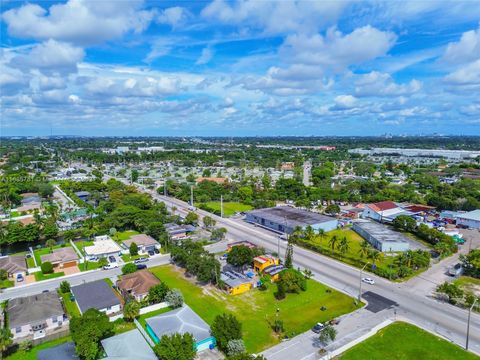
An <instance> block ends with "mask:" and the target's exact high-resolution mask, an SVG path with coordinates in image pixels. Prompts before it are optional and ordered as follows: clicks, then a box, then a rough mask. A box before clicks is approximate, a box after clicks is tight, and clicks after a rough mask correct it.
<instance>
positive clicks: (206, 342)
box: [146, 305, 216, 351]
mask: <svg viewBox="0 0 480 360" xmlns="http://www.w3.org/2000/svg"><path fill="white" fill-rule="evenodd" d="M146 322H147V327H146V328H147V332H148V333H149V335H150V336H151V337H152V338H153V340H154V341H155V342H156V343H159V342H160V339H161V338H162V336H163V335H169V336H170V335H173V334H176V333H178V334H185V333H190V334H192V336H193V338H194V339H195V340H194V341H195V344H194V346H195V350H197V351H202V350H207V349H209V348H213V347H215V345H216V339H215V337H213V336H212V335H211V334H210V327H209V326H208V324H207V323H206V322H205V321H203V319H202V318H201V317H200V316H198V315H197V314H196V313H195V312H194V311H193V310H192V309H190V307H189V306H188V305H183V306H182V307H181V308H178V309H175V310H172V311H169V312H167V313H164V314H161V315H158V316H154V317H151V318H148V319H146Z"/></svg>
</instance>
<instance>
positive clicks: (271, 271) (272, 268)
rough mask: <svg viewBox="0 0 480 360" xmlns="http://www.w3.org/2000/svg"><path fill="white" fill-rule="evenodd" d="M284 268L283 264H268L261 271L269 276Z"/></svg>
mask: <svg viewBox="0 0 480 360" xmlns="http://www.w3.org/2000/svg"><path fill="white" fill-rule="evenodd" d="M283 270H285V266H283V265H270V266H267V267H266V268H265V269H263V272H264V273H265V274H267V275H270V276H275V275H277V274H279V273H281V272H282V271H283Z"/></svg>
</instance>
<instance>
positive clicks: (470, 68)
mask: <svg viewBox="0 0 480 360" xmlns="http://www.w3.org/2000/svg"><path fill="white" fill-rule="evenodd" d="M444 80H445V82H447V83H448V84H451V85H480V59H479V60H477V61H474V62H471V63H469V64H467V65H465V66H463V67H461V68H460V69H458V70H456V71H454V72H452V73H450V74H448V75H447V76H445V78H444Z"/></svg>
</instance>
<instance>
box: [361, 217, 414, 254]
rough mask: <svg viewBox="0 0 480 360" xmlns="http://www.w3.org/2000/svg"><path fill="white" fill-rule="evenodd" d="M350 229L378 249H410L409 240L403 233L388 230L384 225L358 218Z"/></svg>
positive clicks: (383, 250) (390, 250) (394, 250)
mask: <svg viewBox="0 0 480 360" xmlns="http://www.w3.org/2000/svg"><path fill="white" fill-rule="evenodd" d="M352 229H353V230H354V231H356V232H357V233H358V234H359V235H360V236H361V237H363V238H364V239H366V240H367V241H368V242H369V243H370V244H371V245H372V246H373V247H374V248H375V249H377V250H379V251H382V252H392V251H393V252H397V251H407V250H408V249H410V242H409V241H408V239H407V238H406V237H405V236H404V235H402V234H401V233H399V232H396V231H393V230H390V229H389V228H388V227H386V226H385V225H382V224H379V223H376V222H373V221H367V220H359V221H355V222H354V223H353V227H352Z"/></svg>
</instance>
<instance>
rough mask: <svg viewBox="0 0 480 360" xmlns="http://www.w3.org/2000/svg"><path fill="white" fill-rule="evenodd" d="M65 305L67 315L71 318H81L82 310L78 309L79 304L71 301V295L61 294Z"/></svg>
mask: <svg viewBox="0 0 480 360" xmlns="http://www.w3.org/2000/svg"><path fill="white" fill-rule="evenodd" d="M61 295H62V299H63V303H64V304H65V309H66V310H67V314H68V315H69V316H70V317H74V316H77V317H78V316H80V310H79V309H78V306H77V303H76V302H75V301H71V300H70V296H71V295H72V294H71V293H69V292H68V293H65V294H61Z"/></svg>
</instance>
